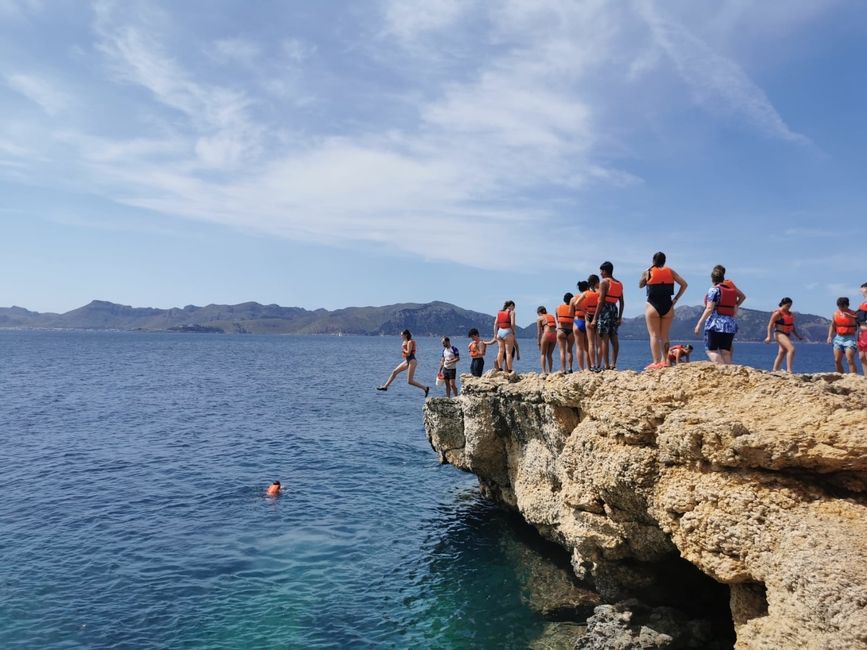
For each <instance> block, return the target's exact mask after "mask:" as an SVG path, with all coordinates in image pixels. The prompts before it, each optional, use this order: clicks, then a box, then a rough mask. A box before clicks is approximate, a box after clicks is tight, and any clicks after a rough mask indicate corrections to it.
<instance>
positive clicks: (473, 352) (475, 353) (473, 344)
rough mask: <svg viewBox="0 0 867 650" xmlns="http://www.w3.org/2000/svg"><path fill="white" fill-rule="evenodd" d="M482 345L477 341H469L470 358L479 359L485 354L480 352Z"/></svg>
mask: <svg viewBox="0 0 867 650" xmlns="http://www.w3.org/2000/svg"><path fill="white" fill-rule="evenodd" d="M481 348H482V346H481V345H479V341H470V345H469V349H470V359H481V358H482V357H484V356H485V355H484V354H482V352H481Z"/></svg>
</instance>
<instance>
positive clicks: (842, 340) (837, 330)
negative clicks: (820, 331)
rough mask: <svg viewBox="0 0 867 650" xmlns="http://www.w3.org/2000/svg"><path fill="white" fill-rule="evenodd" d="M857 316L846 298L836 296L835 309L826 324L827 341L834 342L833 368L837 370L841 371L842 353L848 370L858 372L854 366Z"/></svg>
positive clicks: (856, 345) (856, 346)
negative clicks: (828, 323)
mask: <svg viewBox="0 0 867 650" xmlns="http://www.w3.org/2000/svg"><path fill="white" fill-rule="evenodd" d="M857 317H858V316H857V314H856V313H855V312H854V311H852V310H851V309H849V299H848V298H846V297H843V298H837V311H835V312H834V315H833V316H831V324H830V325H829V326H828V343H833V344H834V368H835V369H836V371H837V372H840V373H842V372H843V354H844V353H845V355H846V365H847V366H849V372H852V373H854V372H858V370H857V368H856V366H855V351H856V350H857V348H858V344H857V342H856V340H855V332H856V331H857V327H856V321H857ZM832 337H833V338H832Z"/></svg>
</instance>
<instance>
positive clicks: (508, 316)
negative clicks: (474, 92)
mask: <svg viewBox="0 0 867 650" xmlns="http://www.w3.org/2000/svg"><path fill="white" fill-rule="evenodd" d="M497 327H499V328H500V329H501V330H507V329H510V328H511V327H512V312H510V311H509V310H508V309H506V310H504V311H498V312H497Z"/></svg>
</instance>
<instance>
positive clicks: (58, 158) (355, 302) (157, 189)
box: [0, 0, 867, 324]
mask: <svg viewBox="0 0 867 650" xmlns="http://www.w3.org/2000/svg"><path fill="white" fill-rule="evenodd" d="M865 62H867V4H865V3H864V2H861V1H860V0H850V1H844V0H787V1H786V2H751V1H749V0H719V1H717V2H701V3H698V2H694V0H667V1H666V2H653V1H651V0H623V1H618V0H604V1H603V0H598V1H596V0H592V1H583V2H582V1H578V0H575V1H562V0H501V1H499V2H487V1H481V0H480V1H476V0H419V1H416V0H400V1H398V0H365V1H364V2H338V1H335V2H322V3H320V2H307V1H301V0H296V1H294V2H293V1H289V0H285V1H283V0H280V1H269V0H260V1H258V2H255V3H251V2H249V1H247V0H233V1H228V0H207V1H205V0H186V1H185V2H170V1H164V2H159V1H157V0H148V1H146V2H138V1H136V0H122V1H120V0H118V1H116V2H115V1H111V0H100V1H97V2H90V3H88V2H85V1H84V0H0V115H2V118H3V119H2V120H0V277H2V278H3V281H0V306H11V305H18V306H22V307H26V308H29V309H32V310H36V311H55V312H63V311H67V310H69V309H73V308H76V307H79V306H81V305H83V304H86V303H87V302H89V301H90V300H92V299H101V300H111V301H114V302H119V303H123V304H128V305H133V306H149V307H162V308H167V307H173V306H184V305H188V304H197V305H202V304H208V303H223V304H229V303H238V302H244V301H249V300H255V301H258V302H261V303H265V304H270V303H277V304H281V305H285V306H300V307H306V308H309V309H314V308H319V307H324V308H327V309H333V308H338V307H346V306H362V305H383V304H391V303H397V302H427V301H431V300H444V301H447V302H452V303H455V304H457V305H460V306H462V307H466V308H469V309H475V310H478V311H483V312H486V313H493V312H494V311H495V310H496V309H497V308H499V307H500V306H501V305H502V303H503V301H504V300H506V299H513V300H515V301H516V302H517V305H518V308H517V313H518V316H519V321H520V322H522V323H523V324H526V323H528V322H531V320H532V319H533V317H534V314H535V308H536V306H538V305H547V306H548V307H549V309H550V308H552V307H554V306H556V304H557V303H558V302H559V301H560V300H561V298H562V295H563V293H564V292H566V291H570V290H571V291H574V290H575V289H574V288H575V283H576V282H577V281H578V280H581V279H585V278H586V276H587V275H588V274H590V273H596V272H598V268H599V264H600V263H601V262H603V261H605V260H610V261H611V262H613V264H614V266H615V273H614V275H615V276H616V277H618V278H620V279H621V280H623V281H624V282H625V284H626V286H627V291H626V312H627V315H637V314H639V313H641V312H642V311H643V303H644V296H643V292H642V291H641V290H639V289H638V286H637V284H638V278H639V275H640V274H641V272H642V271H643V270H644V269H646V268H647V267H648V266H649V264H650V261H651V257H652V255H653V253H654V252H656V251H657V250H662V251H664V252H666V254H667V255H668V262H669V265H670V266H671V267H672V268H674V269H675V270H676V271H678V272H679V273H680V275H682V276H684V277H685V278H686V279H687V281H688V282H689V288H688V290H687V293H686V296H685V297H684V298H683V300H682V301H681V304H698V303H700V302H701V299H702V297H703V295H704V292H705V291H706V289H707V287H708V285H709V273H710V269H711V268H712V267H713V266H714V265H715V264H720V263H721V264H724V265H725V266H726V267H727V269H728V274H729V276H730V277H732V278H733V279H734V280H735V282H736V283H737V284H738V286H739V287H740V288H741V289H743V291H744V292H745V293H746V294H747V296H748V301H747V303H746V305H745V306H747V307H752V308H756V309H771V308H773V307H775V306H776V305H777V303H778V302H779V300H780V298H781V297H782V296H791V297H792V298H793V299H794V301H795V304H794V308H795V310H796V311H802V312H809V313H819V314H822V315H828V314H830V313H831V312H833V310H834V309H835V305H834V303H835V300H836V298H837V296H841V295H846V296H849V297H850V299H851V300H852V301H853V302H854V301H855V300H856V298H857V297H858V287H859V286H860V285H861V283H863V282H865V281H867V268H865V266H864V263H863V259H864V256H863V250H864V246H865V243H867V209H865V208H867V165H865V152H867V129H865V128H864V121H865V119H867V110H865V108H867V83H865Z"/></svg>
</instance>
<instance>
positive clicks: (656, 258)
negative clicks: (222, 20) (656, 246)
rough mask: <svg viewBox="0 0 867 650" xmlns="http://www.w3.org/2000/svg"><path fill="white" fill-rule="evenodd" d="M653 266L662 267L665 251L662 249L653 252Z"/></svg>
mask: <svg viewBox="0 0 867 650" xmlns="http://www.w3.org/2000/svg"><path fill="white" fill-rule="evenodd" d="M653 266H657V267H659V268H662V267H663V266H665V253H663V252H662V251H659V252H656V253H654V254H653Z"/></svg>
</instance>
